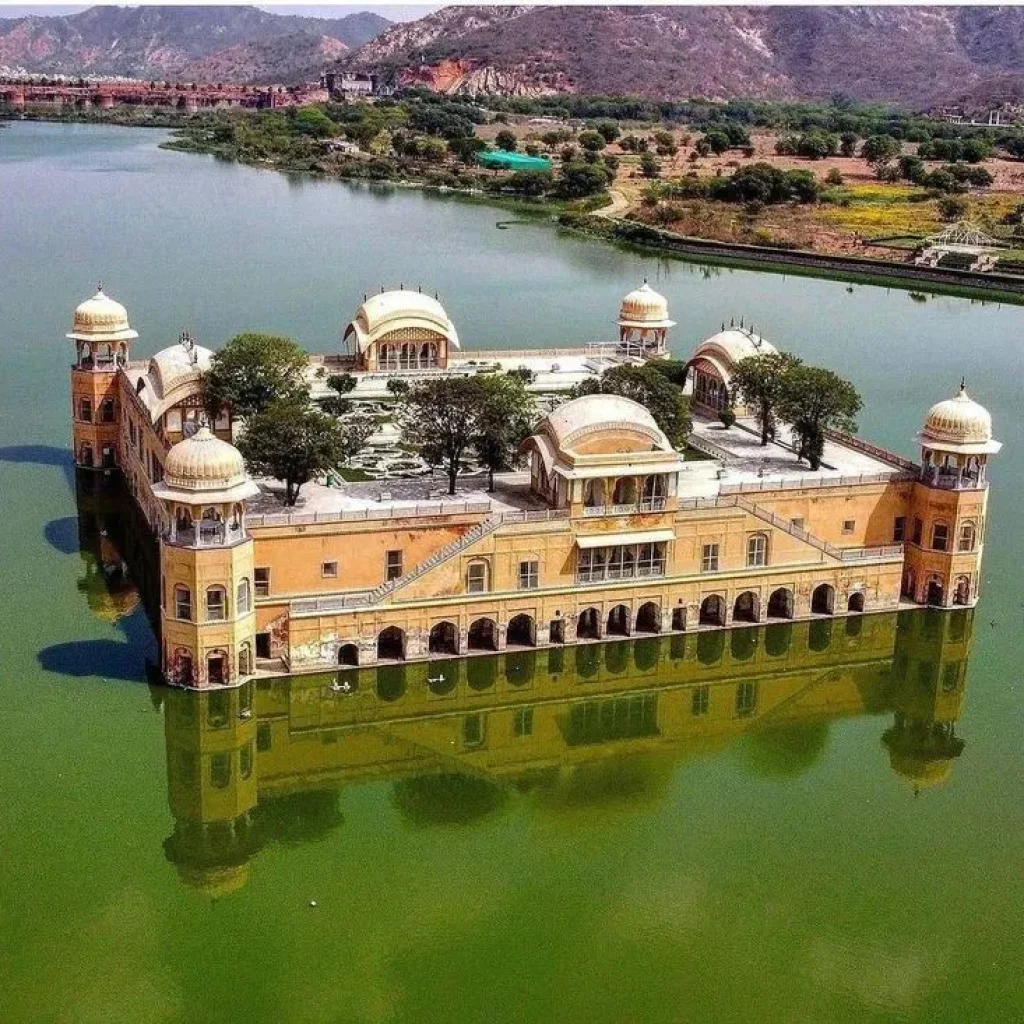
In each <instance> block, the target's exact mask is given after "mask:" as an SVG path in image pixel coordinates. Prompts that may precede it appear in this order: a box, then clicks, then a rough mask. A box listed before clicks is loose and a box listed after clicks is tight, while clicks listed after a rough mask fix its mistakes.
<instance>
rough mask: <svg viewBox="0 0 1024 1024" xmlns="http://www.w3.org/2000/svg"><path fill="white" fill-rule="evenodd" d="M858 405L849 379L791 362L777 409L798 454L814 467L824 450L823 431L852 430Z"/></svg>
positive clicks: (818, 464)
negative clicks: (786, 425) (790, 433)
mask: <svg viewBox="0 0 1024 1024" xmlns="http://www.w3.org/2000/svg"><path fill="white" fill-rule="evenodd" d="M860 407H861V399H860V395H859V394H858V393H857V389H856V388H855V387H854V386H853V385H852V384H851V383H850V382H849V381H846V380H843V378H842V377H840V376H838V375H837V374H835V373H833V372H832V371H831V370H823V369H821V368H820V367H817V366H795V367H793V368H792V369H791V370H790V371H789V372H788V373H787V374H786V383H785V387H784V388H783V393H782V396H781V399H780V401H779V403H778V410H777V411H778V414H779V416H780V417H781V418H782V419H784V420H786V421H787V422H789V423H791V424H792V425H793V432H794V434H795V437H796V441H797V455H798V456H799V458H801V459H807V461H808V463H809V464H810V467H811V469H813V470H818V469H820V468H821V457H822V455H823V454H824V451H825V431H826V430H829V429H832V430H843V431H847V432H852V431H854V430H856V429H857V423H856V420H855V419H854V417H855V416H856V415H857V413H858V412H859V411H860Z"/></svg>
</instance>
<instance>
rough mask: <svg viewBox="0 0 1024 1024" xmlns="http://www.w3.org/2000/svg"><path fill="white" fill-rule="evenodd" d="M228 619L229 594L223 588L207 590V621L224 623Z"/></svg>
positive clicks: (208, 588) (209, 588)
mask: <svg viewBox="0 0 1024 1024" xmlns="http://www.w3.org/2000/svg"><path fill="white" fill-rule="evenodd" d="M227 617H228V592H227V591H226V590H225V589H224V588H223V587H207V588H206V621H207V622H223V621H224V620H225V619H226V618H227Z"/></svg>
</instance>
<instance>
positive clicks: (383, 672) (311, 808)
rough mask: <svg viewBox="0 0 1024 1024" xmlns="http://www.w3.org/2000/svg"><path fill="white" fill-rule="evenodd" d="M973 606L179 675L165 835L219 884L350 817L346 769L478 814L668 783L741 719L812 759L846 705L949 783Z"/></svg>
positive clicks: (802, 762)
mask: <svg viewBox="0 0 1024 1024" xmlns="http://www.w3.org/2000/svg"><path fill="white" fill-rule="evenodd" d="M972 615H973V612H971V611H964V612H939V611H923V612H908V613H904V614H902V615H899V616H896V615H877V616H867V617H860V618H856V619H850V620H848V622H847V623H843V622H834V621H832V620H819V621H813V622H804V623H795V624H792V625H786V626H770V627H767V628H761V629H749V630H742V631H735V632H733V633H731V634H727V633H724V632H721V631H718V632H707V633H700V634H696V635H694V634H690V635H679V636H673V637H670V638H652V639H645V640H639V641H623V642H612V643H607V644H596V643H595V644H589V645H585V646H582V647H579V648H576V649H570V650H565V649H557V648H556V649H552V650H549V651H543V652H529V653H517V654H509V655H505V656H503V657H479V658H473V659H469V660H466V661H456V660H451V661H446V662H444V663H437V662H434V663H432V664H429V665H402V666H389V667H387V668H379V669H376V670H366V671H363V672H359V673H343V674H341V675H340V676H338V677H333V676H306V677H295V678H290V679H274V680H265V681H256V682H254V683H247V684H246V685H245V686H243V687H241V688H239V689H237V690H220V691H214V692H209V693H196V692H191V691H177V690H171V691H167V692H166V697H165V728H166V739H167V784H168V797H169V803H170V809H171V813H172V814H173V816H174V819H175V826H174V831H173V833H172V835H171V836H170V837H169V838H168V839H167V841H166V843H165V851H166V854H167V857H168V859H169V860H170V861H171V862H172V863H173V864H174V865H175V866H176V867H177V869H178V871H179V873H180V876H181V878H182V880H183V881H185V882H187V883H188V884H189V885H193V886H195V887H197V888H199V889H201V890H203V891H205V892H207V893H209V894H211V895H216V894H220V893H225V892H229V891H231V890H233V889H235V888H238V887H240V886H242V885H244V884H245V882H246V879H247V877H248V872H249V866H250V864H251V862H252V860H253V858H254V857H255V856H256V855H257V854H258V852H259V851H260V849H261V848H262V847H263V846H265V845H266V844H268V843H271V842H274V841H275V840H284V841H288V840H297V839H300V838H314V837H316V836H317V835H319V834H323V832H325V831H329V830H331V829H333V828H335V827H337V826H339V825H340V824H341V813H340V811H339V793H340V790H341V789H342V788H343V787H345V786H348V785H353V784H359V783H365V782H368V781H386V782H390V783H391V785H392V787H393V797H394V802H395V805H396V806H397V807H398V809H399V811H400V812H401V813H402V815H403V816H405V817H406V818H407V819H410V820H411V823H413V824H429V823H452V824H454V823H467V822H471V821H472V820H474V819H476V818H478V817H483V816H485V815H489V814H491V813H495V812H497V811H499V810H500V808H501V807H502V806H503V804H504V803H505V802H506V801H507V800H508V798H509V797H510V796H512V795H513V794H525V796H526V798H527V799H536V800H543V801H548V802H549V803H554V804H556V805H559V806H563V807H564V806H568V805H572V804H576V803H580V802H600V801H602V800H607V799H630V798H632V797H633V796H636V797H637V798H643V797H644V796H648V797H649V796H650V795H651V793H650V791H651V790H652V789H653V790H655V791H656V793H660V792H661V791H662V788H663V787H662V786H661V782H659V779H658V778H652V779H646V780H645V779H644V778H643V775H644V774H645V773H653V774H654V775H656V776H657V775H658V774H659V773H661V775H662V776H664V778H667V777H668V776H670V775H671V772H672V770H674V768H676V767H677V766H679V765H681V764H682V763H683V762H685V761H686V760H687V759H688V758H691V757H694V756H697V755H706V754H709V753H713V752H715V751H716V750H719V749H722V748H725V747H726V746H728V745H729V744H730V743H731V742H732V741H734V740H735V739H737V738H738V737H740V736H741V735H743V734H748V735H749V736H750V738H752V739H754V740H755V741H756V742H758V743H759V744H760V749H761V753H762V755H763V758H765V759H768V760H770V761H772V762H773V763H774V764H773V766H774V767H775V768H776V769H777V770H779V771H783V772H788V773H793V774H795V773H797V772H799V771H800V770H802V769H803V768H805V767H807V766H809V765H810V763H811V762H812V761H813V760H814V758H815V756H816V754H817V753H819V752H820V751H821V750H822V749H823V748H824V744H825V741H826V730H827V725H828V722H829V721H830V720H833V719H837V718H840V717H844V716H852V715H861V714H877V715H884V716H885V725H880V729H879V732H880V738H881V743H882V747H883V752H884V753H885V754H886V755H887V756H888V759H889V763H890V764H891V766H892V769H893V771H895V772H896V773H897V774H899V775H900V776H902V777H904V778H905V779H907V780H908V781H909V782H910V783H911V784H912V785H913V786H914V787H915V789H918V788H921V787H924V786H929V785H934V784H937V783H940V782H942V781H944V780H945V779H946V778H947V777H948V775H949V773H950V771H951V769H952V762H953V759H954V758H956V757H957V756H958V755H959V754H960V752H961V750H962V748H963V741H962V740H960V739H959V738H958V737H957V735H956V731H955V723H956V720H957V718H958V716H959V714H960V708H961V703H962V700H963V695H964V676H965V670H966V664H967V657H968V652H969V648H970V641H971V625H972ZM847 625H849V626H852V627H855V628H852V629H847V628H846V626H847ZM339 678H340V679H342V680H344V681H345V682H347V683H348V686H349V690H348V692H346V690H345V689H339V688H338V687H339V684H338V681H337V680H338V679H339ZM865 755H866V756H875V751H874V750H871V751H865ZM662 781H664V779H663V780H662Z"/></svg>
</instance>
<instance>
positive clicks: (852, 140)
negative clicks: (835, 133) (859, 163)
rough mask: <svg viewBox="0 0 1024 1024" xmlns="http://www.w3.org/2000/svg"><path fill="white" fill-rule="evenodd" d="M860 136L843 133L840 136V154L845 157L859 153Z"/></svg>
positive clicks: (852, 133)
mask: <svg viewBox="0 0 1024 1024" xmlns="http://www.w3.org/2000/svg"><path fill="white" fill-rule="evenodd" d="M858 141H859V136H858V135H857V133H856V132H843V133H842V135H840V136H839V152H840V153H841V154H842V155H843V156H854V155H855V154H856V152H857V142H858Z"/></svg>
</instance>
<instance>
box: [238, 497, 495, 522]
mask: <svg viewBox="0 0 1024 1024" xmlns="http://www.w3.org/2000/svg"><path fill="white" fill-rule="evenodd" d="M490 511H491V503H490V502H489V501H451V502H448V501H439V502H432V503H430V504H426V505H381V506H379V507H375V508H374V507H367V508H364V509H348V510H345V511H341V512H263V513H259V512H257V513H253V514H250V515H248V516H246V523H247V524H248V525H249V526H250V527H260V526H314V525H319V524H320V523H357V522H365V521H366V520H378V519H417V518H419V517H421V516H422V517H430V516H453V515H478V514H486V513H488V512H490Z"/></svg>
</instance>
